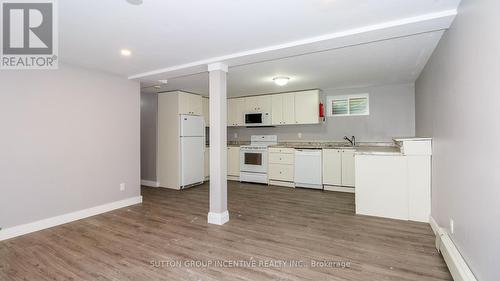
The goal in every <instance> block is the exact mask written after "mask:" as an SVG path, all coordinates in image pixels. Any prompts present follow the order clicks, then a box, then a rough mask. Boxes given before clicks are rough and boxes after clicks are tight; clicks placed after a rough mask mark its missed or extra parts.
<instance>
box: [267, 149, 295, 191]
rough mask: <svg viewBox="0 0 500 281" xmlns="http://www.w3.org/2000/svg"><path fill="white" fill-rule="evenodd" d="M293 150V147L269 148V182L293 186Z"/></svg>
mask: <svg viewBox="0 0 500 281" xmlns="http://www.w3.org/2000/svg"><path fill="white" fill-rule="evenodd" d="M294 152H295V150H294V149H293V148H270V149H269V160H268V162H269V163H268V169H269V184H271V185H280V186H289V187H293V186H294V183H293V181H294V163H295V158H294Z"/></svg>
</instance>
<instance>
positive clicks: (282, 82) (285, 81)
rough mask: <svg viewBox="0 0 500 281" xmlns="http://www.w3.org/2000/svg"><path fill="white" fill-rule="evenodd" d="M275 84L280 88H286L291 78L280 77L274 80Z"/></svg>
mask: <svg viewBox="0 0 500 281" xmlns="http://www.w3.org/2000/svg"><path fill="white" fill-rule="evenodd" d="M273 81H274V84H276V85H278V86H285V85H286V84H288V81H290V77H284V76H278V77H274V78H273Z"/></svg>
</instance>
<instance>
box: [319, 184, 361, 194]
mask: <svg viewBox="0 0 500 281" xmlns="http://www.w3.org/2000/svg"><path fill="white" fill-rule="evenodd" d="M323 188H324V189H325V190H328V191H336V192H346V193H355V189H354V187H345V186H336V185H326V184H325V185H324V186H323Z"/></svg>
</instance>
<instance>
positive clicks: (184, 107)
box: [178, 92, 203, 116]
mask: <svg viewBox="0 0 500 281" xmlns="http://www.w3.org/2000/svg"><path fill="white" fill-rule="evenodd" d="M178 93H179V114H187V115H198V116H201V115H202V114H203V101H202V97H201V96H199V95H195V94H189V93H186V92H178Z"/></svg>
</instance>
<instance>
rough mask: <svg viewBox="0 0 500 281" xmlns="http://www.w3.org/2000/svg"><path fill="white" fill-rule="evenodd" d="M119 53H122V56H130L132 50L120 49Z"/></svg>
mask: <svg viewBox="0 0 500 281" xmlns="http://www.w3.org/2000/svg"><path fill="white" fill-rule="evenodd" d="M120 53H121V54H122V56H124V57H130V55H132V52H131V51H130V50H127V49H122V50H121V51H120Z"/></svg>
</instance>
